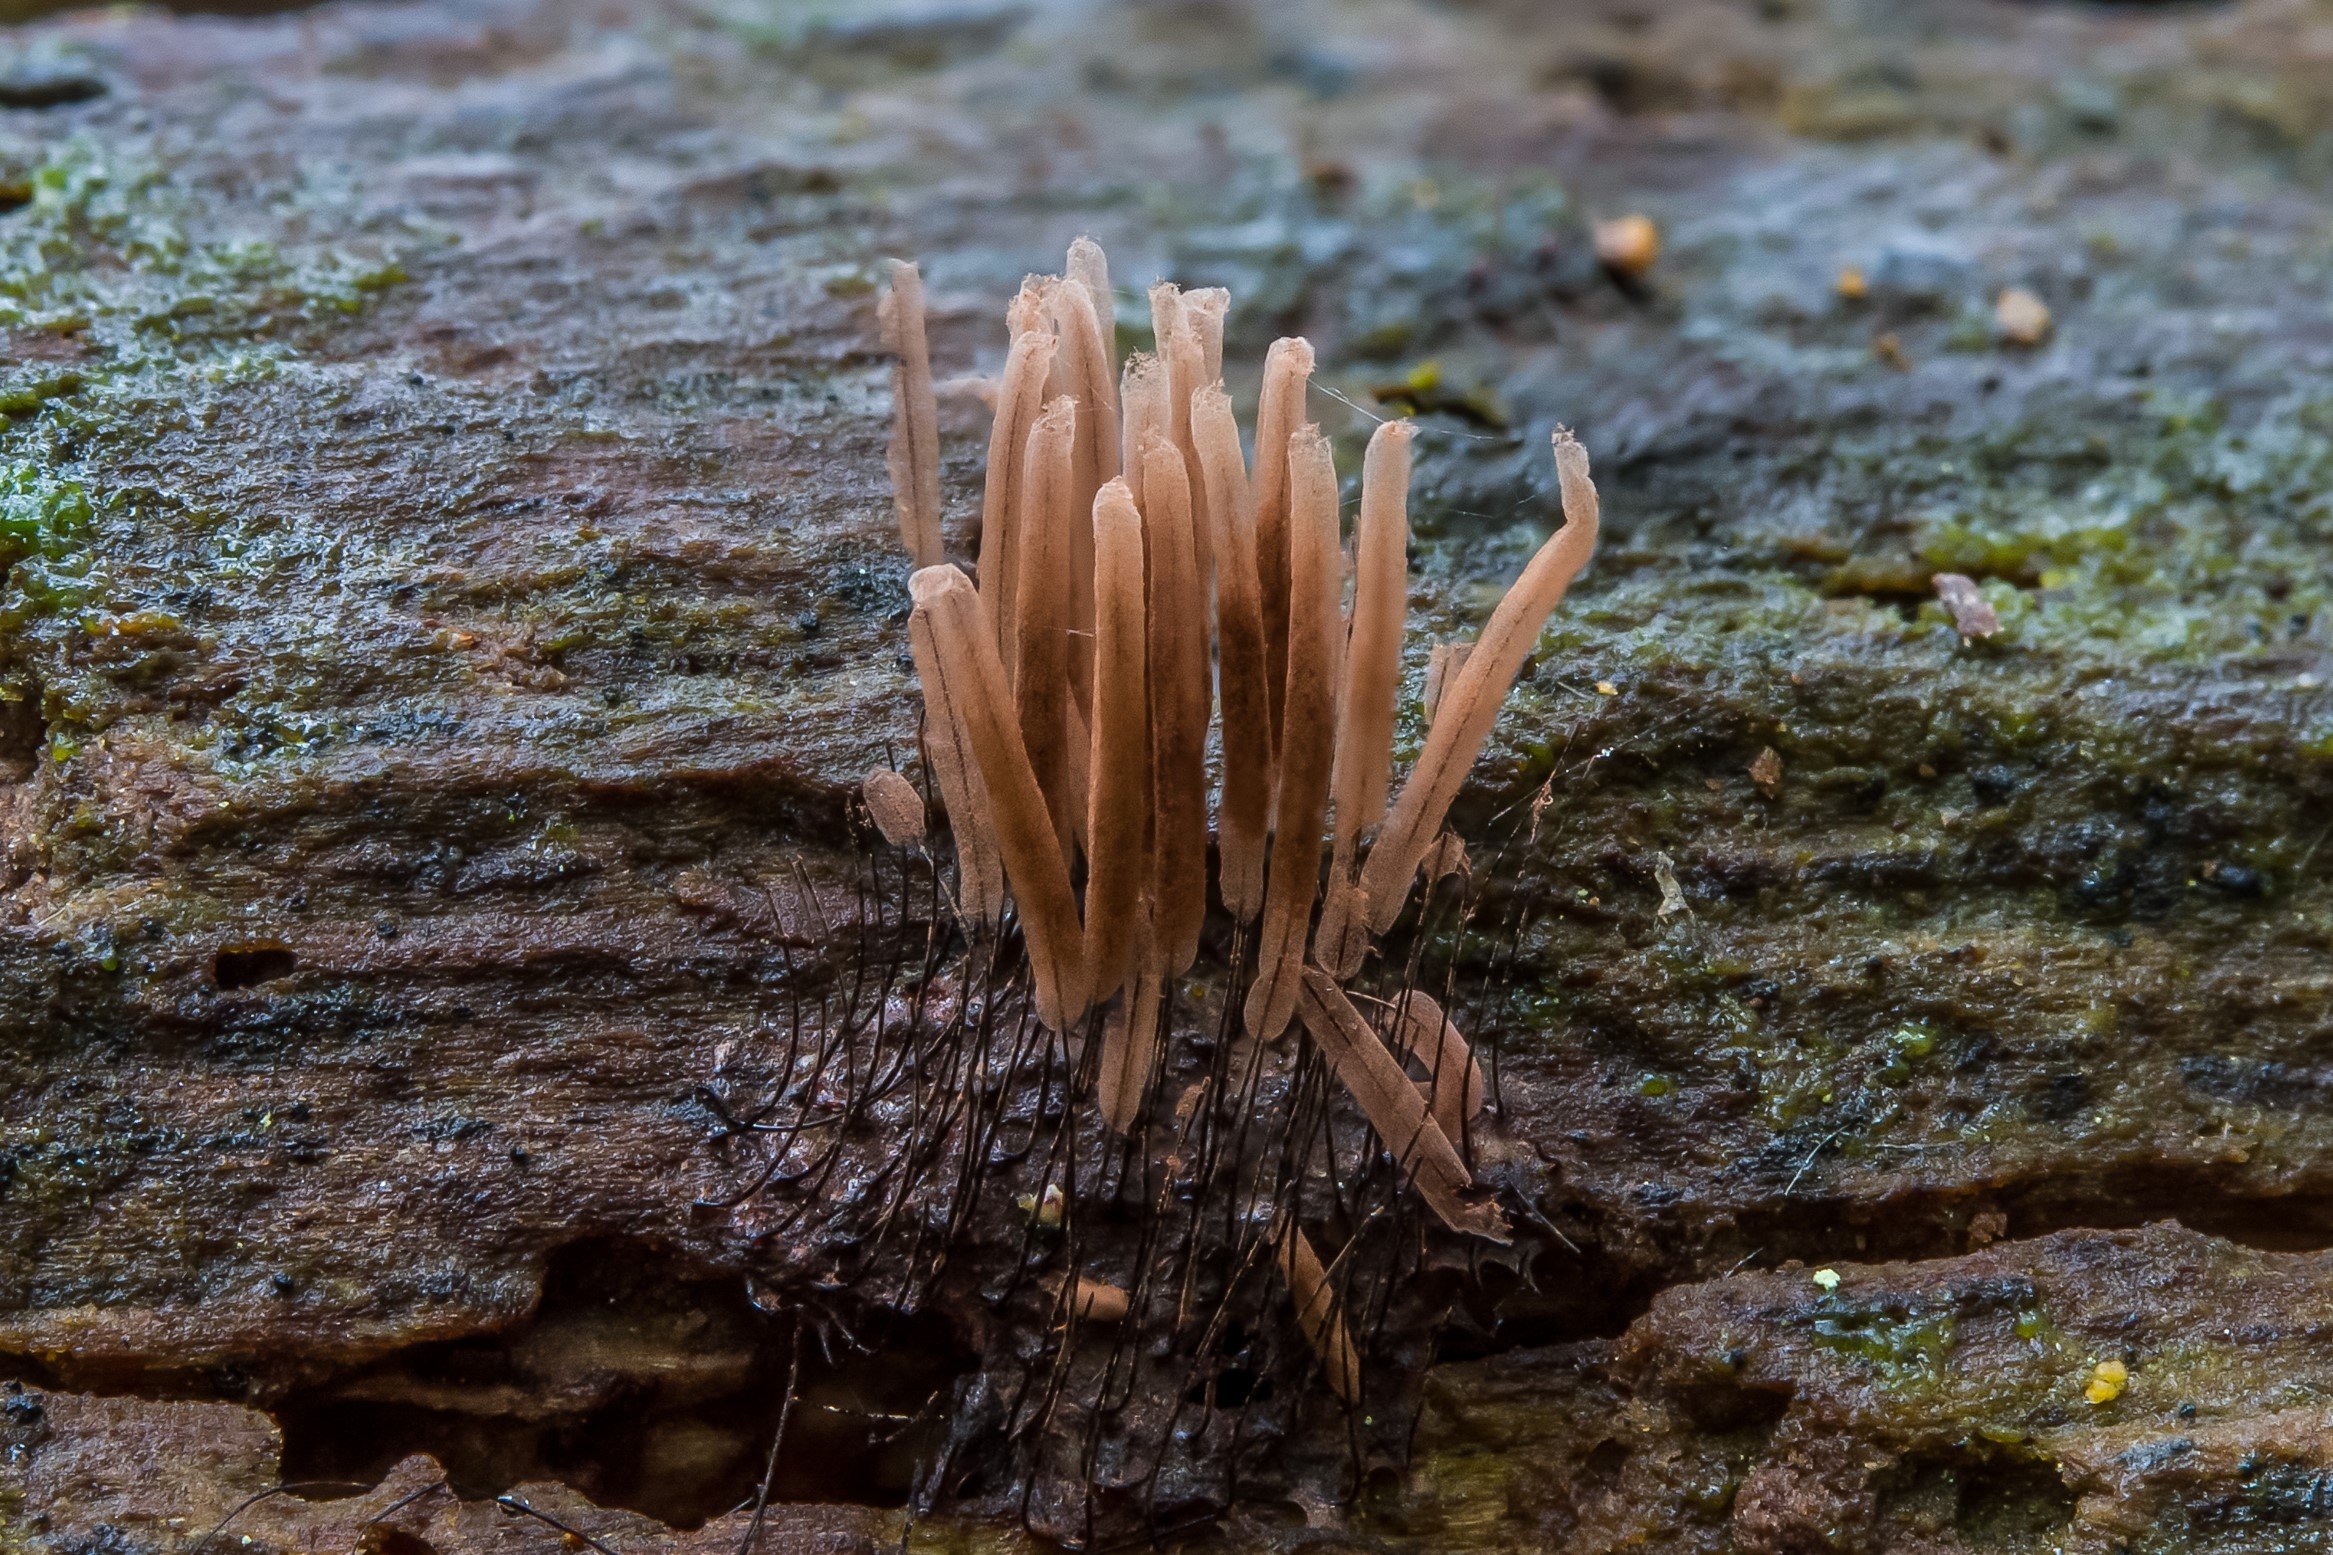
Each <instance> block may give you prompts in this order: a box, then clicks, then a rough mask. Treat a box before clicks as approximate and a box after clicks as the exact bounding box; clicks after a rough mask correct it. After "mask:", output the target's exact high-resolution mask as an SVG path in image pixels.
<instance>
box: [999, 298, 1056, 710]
mask: <svg viewBox="0 0 2333 1555" xmlns="http://www.w3.org/2000/svg"><path fill="white" fill-rule="evenodd" d="M1014 311H1015V313H1016V314H1018V313H1020V312H1022V311H1024V310H1022V309H1020V308H1019V307H1017V306H1016V308H1015V310H1014ZM1054 348H1055V341H1054V338H1053V332H1052V331H1051V330H1049V329H1045V328H1043V327H1041V323H1040V322H1039V321H1030V322H1028V324H1027V326H1026V327H1025V328H1022V329H1020V330H1018V331H1017V333H1016V334H1015V336H1014V338H1013V346H1012V350H1011V352H1010V353H1009V354H1007V355H1006V357H1005V364H1004V374H1003V376H1002V377H1001V378H1000V379H999V380H998V382H997V390H996V420H995V422H994V423H993V424H992V425H991V426H990V428H989V433H988V478H987V482H986V484H985V485H984V486H983V487H982V489H981V493H980V587H981V596H980V597H981V602H982V603H983V604H984V605H986V606H987V607H988V623H989V629H990V631H991V633H992V640H993V641H994V642H995V644H996V651H997V656H998V658H999V659H1000V660H1002V661H1003V663H1004V664H1005V665H1006V666H1007V673H1008V674H1010V673H1011V670H1012V668H1013V667H1014V666H1015V665H1017V664H1018V662H1019V658H1020V650H1019V647H1018V645H1017V640H1016V639H1017V631H1018V625H1019V619H1020V617H1019V612H1018V610H1017V609H1016V600H1015V591H1016V590H1017V588H1018V586H1019V583H1020V574H1021V547H1020V521H1021V512H1022V509H1023V507H1024V506H1025V504H1024V503H1023V501H1022V497H1021V480H1022V477H1023V474H1024V464H1023V460H1022V457H1021V451H1022V448H1023V447H1024V446H1025V445H1026V444H1027V442H1028V440H1029V428H1030V427H1032V426H1034V425H1035V424H1036V421H1037V417H1038V415H1039V414H1040V413H1041V412H1042V411H1043V409H1044V397H1045V379H1046V376H1047V375H1048V374H1050V373H1051V372H1052V371H1053V353H1054Z"/></svg>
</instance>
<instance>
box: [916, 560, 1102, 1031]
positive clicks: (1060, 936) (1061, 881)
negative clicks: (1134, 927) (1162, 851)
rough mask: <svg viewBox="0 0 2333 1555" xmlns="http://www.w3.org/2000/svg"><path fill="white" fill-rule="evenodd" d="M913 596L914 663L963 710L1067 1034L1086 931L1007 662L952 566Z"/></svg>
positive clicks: (1036, 965)
mask: <svg viewBox="0 0 2333 1555" xmlns="http://www.w3.org/2000/svg"><path fill="white" fill-rule="evenodd" d="M908 593H909V596H910V597H911V598H912V599H913V600H914V602H915V604H914V609H913V610H912V611H911V612H910V614H909V620H908V627H909V641H910V642H911V643H912V644H913V645H914V646H915V648H916V669H917V671H918V672H919V673H920V674H921V675H922V676H923V681H924V685H925V687H926V688H927V690H928V688H930V687H932V686H933V685H935V684H936V685H938V686H939V687H941V688H942V691H941V694H942V695H943V697H944V698H945V699H946V700H947V701H948V703H949V704H950V705H951V706H953V707H955V708H957V709H959V710H960V711H961V714H962V718H963V725H964V729H965V732H966V735H967V741H968V743H969V744H970V746H971V749H972V756H973V760H974V764H975V766H976V767H977V769H978V771H979V773H980V780H981V784H982V786H983V788H984V789H985V790H986V791H987V795H988V801H989V811H990V814H991V816H992V817H993V818H994V821H995V824H996V838H997V849H998V852H999V854H1000V855H1001V856H1002V858H1003V860H1004V872H1005V877H1006V879H1007V880H1009V881H1010V882H1011V883H1012V889H1013V896H1014V898H1015V900H1017V901H1018V902H1019V904H1020V921H1021V935H1022V938H1023V939H1024V940H1025V941H1026V942H1027V947H1028V956H1029V972H1030V977H1031V980H1032V981H1033V982H1034V983H1035V985H1036V1004H1037V1018H1038V1020H1040V1021H1041V1022H1043V1023H1044V1024H1045V1025H1046V1026H1048V1027H1050V1028H1051V1029H1053V1030H1055V1031H1066V1030H1067V1029H1068V1028H1069V1026H1070V1023H1071V1022H1073V1021H1075V1020H1076V1019H1077V1018H1078V1017H1079V1016H1081V1015H1083V1014H1084V1013H1085V1011H1086V1006H1087V1003H1088V1000H1087V998H1086V976H1085V954H1084V939H1083V932H1082V929H1081V927H1080V925H1079V922H1078V911H1077V897H1076V895H1075V894H1074V893H1073V892H1072V891H1071V889H1070V884H1069V866H1068V864H1067V862H1066V861H1065V860H1064V859H1063V858H1062V856H1061V847H1060V841H1059V839H1058V838H1057V837H1056V836H1055V835H1054V831H1053V824H1052V818H1051V817H1050V816H1049V815H1048V814H1047V812H1046V809H1045V795H1044V793H1043V792H1042V791H1041V790H1040V789H1039V788H1038V786H1037V774H1036V771H1035V769H1034V768H1032V767H1031V766H1030V764H1029V753H1028V751H1027V749H1026V748H1025V747H1024V746H1023V745H1022V744H1021V732H1020V728H1019V726H1018V723H1017V721H1016V720H1015V718H1014V716H1013V701H1012V693H1011V692H1010V691H1009V690H1008V689H1006V686H1005V678H1004V664H1003V662H1002V661H1001V660H1000V659H999V658H998V657H997V652H996V644H995V643H994V642H993V641H992V640H991V639H990V637H989V635H988V632H987V630H986V622H985V620H984V619H983V617H982V613H981V609H980V599H979V596H978V595H977V594H976V593H974V592H973V588H972V582H971V580H970V579H969V578H966V577H965V576H964V574H963V573H962V572H960V571H958V570H957V569H956V568H954V567H952V566H939V567H926V568H924V569H923V570H922V571H920V572H917V573H916V574H915V575H914V576H912V577H911V578H909V579H908ZM918 622H921V623H922V624H923V627H924V629H923V630H922V631H918V630H917V623H918Z"/></svg>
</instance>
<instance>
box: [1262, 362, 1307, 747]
mask: <svg viewBox="0 0 2333 1555" xmlns="http://www.w3.org/2000/svg"><path fill="white" fill-rule="evenodd" d="M1311 381H1312V346H1311V345H1310V343H1308V342H1307V341H1305V340H1304V339H1303V338H1302V337H1300V336H1288V337H1286V338H1284V339H1280V340H1275V341H1273V342H1272V349H1271V350H1270V351H1268V352H1266V353H1265V355H1264V390H1263V396H1262V398H1261V399H1260V400H1258V401H1257V404H1256V470H1255V480H1254V485H1255V494H1256V585H1257V588H1258V589H1259V590H1260V598H1261V601H1262V611H1261V614H1262V616H1263V621H1264V686H1265V689H1266V691H1267V692H1269V694H1270V696H1271V699H1272V751H1273V755H1274V758H1275V759H1277V757H1278V755H1279V750H1280V723H1281V716H1282V715H1281V709H1280V699H1281V697H1282V696H1283V695H1285V694H1286V686H1287V679H1288V439H1289V437H1290V435H1291V434H1293V433H1294V432H1295V431H1296V429H1297V428H1298V427H1300V426H1302V425H1304V390H1305V386H1306V385H1307V384H1308V383H1310V382H1311Z"/></svg>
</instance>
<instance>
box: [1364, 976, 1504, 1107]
mask: <svg viewBox="0 0 2333 1555" xmlns="http://www.w3.org/2000/svg"><path fill="white" fill-rule="evenodd" d="M1385 1035H1386V1041H1387V1042H1388V1043H1389V1044H1390V1045H1391V1046H1392V1048H1393V1051H1394V1053H1395V1055H1396V1056H1397V1057H1399V1058H1402V1059H1404V1060H1406V1061H1407V1062H1409V1063H1413V1064H1416V1065H1418V1066H1419V1067H1420V1068H1422V1069H1424V1070H1425V1071H1426V1078H1425V1079H1424V1080H1422V1081H1420V1082H1419V1083H1418V1090H1419V1092H1420V1094H1422V1095H1423V1096H1424V1097H1425V1098H1426V1104H1427V1106H1428V1108H1429V1109H1430V1110H1431V1111H1432V1112H1433V1114H1434V1121H1435V1122H1436V1123H1439V1124H1440V1125H1441V1126H1442V1132H1443V1133H1444V1134H1446V1135H1448V1136H1449V1137H1450V1138H1451V1139H1453V1140H1457V1139H1463V1138H1465V1137H1466V1123H1467V1120H1468V1119H1469V1118H1476V1117H1480V1116H1481V1115H1482V1106H1483V1095H1484V1086H1483V1080H1482V1065H1481V1064H1479V1063H1477V1062H1476V1061H1475V1057H1474V1053H1473V1050H1472V1049H1470V1048H1469V1047H1468V1046H1467V1044H1466V1034H1465V1033H1464V1032H1462V1031H1460V1030H1459V1029H1458V1025H1457V1023H1456V1022H1455V1021H1453V1020H1451V1019H1450V1017H1448V1016H1447V1015H1444V1014H1443V1013H1442V1006H1441V1005H1439V1004H1437V1003H1436V1002H1435V1001H1434V996H1433V995H1432V994H1429V993H1426V992H1425V991H1423V990H1422V989H1416V988H1413V989H1411V990H1410V991H1409V992H1408V993H1406V994H1403V995H1402V996H1401V997H1400V998H1398V999H1396V1000H1394V1001H1393V1020H1392V1023H1391V1025H1390V1026H1389V1027H1388V1029H1387V1031H1386V1034H1385Z"/></svg>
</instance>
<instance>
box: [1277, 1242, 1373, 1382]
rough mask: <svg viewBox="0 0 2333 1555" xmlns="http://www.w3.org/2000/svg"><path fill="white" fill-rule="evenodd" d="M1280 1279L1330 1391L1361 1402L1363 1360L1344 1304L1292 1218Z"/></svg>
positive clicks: (1281, 1254)
mask: <svg viewBox="0 0 2333 1555" xmlns="http://www.w3.org/2000/svg"><path fill="white" fill-rule="evenodd" d="M1280 1275H1281V1278H1283V1279H1285V1280H1286V1281H1287V1282H1288V1294H1289V1296H1290V1298H1291V1299H1293V1300H1294V1301H1295V1303H1296V1326H1297V1328H1298V1329H1300V1330H1301V1331H1302V1332H1303V1334H1304V1342H1305V1343H1306V1344H1308V1345H1310V1346H1312V1353H1313V1354H1314V1355H1316V1356H1318V1357H1320V1364H1321V1369H1322V1370H1323V1371H1325V1372H1326V1373H1327V1374H1328V1384H1329V1387H1330V1388H1331V1389H1332V1390H1334V1392H1335V1393H1336V1395H1337V1397H1338V1398H1339V1399H1340V1400H1342V1401H1343V1402H1345V1403H1347V1404H1355V1405H1357V1404H1359V1403H1360V1402H1361V1356H1360V1352H1359V1351H1357V1350H1355V1349H1354V1348H1353V1336H1352V1334H1351V1333H1350V1332H1349V1331H1347V1329H1346V1327H1345V1315H1344V1303H1343V1302H1341V1301H1339V1300H1338V1299H1337V1293H1336V1291H1335V1290H1334V1289H1332V1288H1331V1287H1330V1285H1329V1282H1328V1275H1327V1273H1326V1271H1324V1270H1323V1269H1322V1268H1321V1265H1320V1255H1319V1254H1318V1253H1315V1252H1314V1251H1313V1250H1312V1243H1311V1242H1310V1241H1309V1240H1308V1239H1307V1238H1306V1237H1305V1235H1304V1233H1303V1232H1302V1231H1299V1230H1298V1229H1297V1228H1296V1221H1295V1219H1294V1218H1293V1217H1291V1218H1290V1219H1289V1220H1288V1221H1287V1223H1286V1224H1285V1225H1284V1226H1283V1227H1282V1228H1281V1232H1280Z"/></svg>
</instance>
